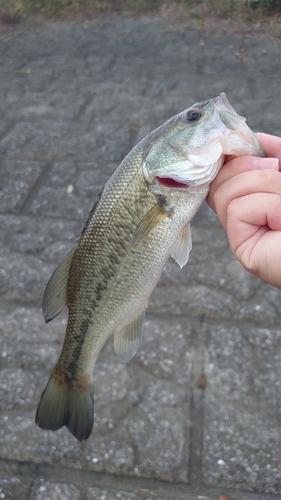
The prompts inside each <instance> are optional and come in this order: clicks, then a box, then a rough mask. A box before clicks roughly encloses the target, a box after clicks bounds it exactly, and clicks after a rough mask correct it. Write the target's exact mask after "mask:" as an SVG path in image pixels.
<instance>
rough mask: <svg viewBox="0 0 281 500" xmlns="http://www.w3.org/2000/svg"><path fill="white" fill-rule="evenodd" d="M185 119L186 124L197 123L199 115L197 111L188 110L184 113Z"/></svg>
mask: <svg viewBox="0 0 281 500" xmlns="http://www.w3.org/2000/svg"><path fill="white" fill-rule="evenodd" d="M186 118H187V121H188V122H197V121H198V120H199V118H201V113H200V111H198V110H197V109H190V110H189V111H188V112H187V113H186Z"/></svg>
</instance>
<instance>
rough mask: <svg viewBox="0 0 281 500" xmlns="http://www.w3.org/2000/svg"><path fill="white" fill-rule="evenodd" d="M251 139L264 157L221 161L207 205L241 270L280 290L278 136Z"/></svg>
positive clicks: (280, 163) (280, 162) (280, 141)
mask: <svg viewBox="0 0 281 500" xmlns="http://www.w3.org/2000/svg"><path fill="white" fill-rule="evenodd" d="M257 136H258V138H259V140H260V142H261V143H262V145H263V146H264V148H265V150H266V153H267V156H268V158H255V157H253V156H242V157H239V158H231V157H228V158H226V162H225V165H224V166H223V168H222V169H221V171H220V172H219V174H218V176H217V177H216V179H215V180H214V181H213V182H212V184H211V189H210V193H209V195H208V198H207V201H208V203H209V205H210V207H211V208H212V209H213V210H214V211H215V212H216V213H217V215H218V217H219V220H220V222H221V224H222V225H223V227H224V228H225V230H226V233H227V236H228V241H229V244H230V248H231V250H232V252H233V254H234V255H235V257H236V258H237V259H238V261H239V262H240V263H241V264H242V266H243V267H244V268H245V269H246V270H247V271H249V272H250V273H251V274H253V275H254V276H257V277H258V278H260V279H262V280H263V281H266V282H267V283H270V284H271V285H274V286H276V287H277V288H281V172H280V171H279V170H280V169H281V138H280V137H275V136H272V135H267V134H257Z"/></svg>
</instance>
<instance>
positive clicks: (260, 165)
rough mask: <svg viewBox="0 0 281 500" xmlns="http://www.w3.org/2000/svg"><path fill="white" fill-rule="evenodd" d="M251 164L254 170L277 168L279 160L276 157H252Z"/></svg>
mask: <svg viewBox="0 0 281 500" xmlns="http://www.w3.org/2000/svg"><path fill="white" fill-rule="evenodd" d="M253 165H254V168H255V169H256V170H266V169H270V168H271V169H272V170H279V162H278V160H277V158H254V159H253Z"/></svg>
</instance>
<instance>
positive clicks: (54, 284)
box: [42, 247, 76, 323]
mask: <svg viewBox="0 0 281 500" xmlns="http://www.w3.org/2000/svg"><path fill="white" fill-rule="evenodd" d="M75 250H76V247H75V248H73V249H72V250H71V252H69V253H68V254H67V256H66V257H65V258H64V260H63V261H62V262H61V263H60V264H59V265H58V267H57V268H56V269H55V271H54V272H53V274H52V276H51V278H50V279H49V281H48V283H47V286H46V288H45V291H44V294H43V301H42V309H43V314H44V318H45V321H46V323H48V322H49V321H51V320H52V319H53V318H55V317H56V316H57V315H58V314H59V313H60V312H61V311H62V310H63V309H64V308H65V307H66V306H67V294H66V288H67V281H68V275H69V269H70V266H71V262H72V258H73V255H74V252H75Z"/></svg>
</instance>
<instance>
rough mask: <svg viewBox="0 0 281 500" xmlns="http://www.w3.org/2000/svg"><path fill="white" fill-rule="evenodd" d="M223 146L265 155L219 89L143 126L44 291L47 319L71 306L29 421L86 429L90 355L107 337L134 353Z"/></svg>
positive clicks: (121, 355) (77, 432) (183, 257)
mask: <svg viewBox="0 0 281 500" xmlns="http://www.w3.org/2000/svg"><path fill="white" fill-rule="evenodd" d="M225 154H234V155H242V154H255V155H257V156H264V154H265V153H264V151H263V149H262V147H261V145H260V144H259V141H258V139H257V138H256V136H255V135H254V134H253V132H252V131H251V130H250V129H249V127H248V126H247V125H246V123H245V119H244V118H242V117H239V116H238V115H237V113H236V112H235V111H234V109H233V108H232V107H231V105H230V104H229V103H228V101H227V99H226V96H225V94H221V95H220V96H218V97H216V98H214V99H212V100H210V101H205V102H203V103H197V104H195V105H194V106H192V107H191V108H189V109H188V110H185V111H183V112H182V113H179V114H178V115H176V116H175V117H173V118H171V119H170V120H169V121H168V122H166V123H165V124H164V125H162V126H160V127H159V128H158V129H156V130H155V131H154V132H152V133H151V134H149V135H148V136H147V137H146V138H144V139H143V140H142V141H141V142H140V143H139V144H138V145H137V146H136V147H135V148H134V149H133V150H132V151H131V152H130V153H129V154H128V156H127V157H126V158H125V159H124V160H123V162H122V163H121V164H120V166H119V167H118V168H117V169H116V171H115V172H114V173H113V175H112V177H111V178H110V179H109V180H108V182H107V183H106V185H105V186H104V189H103V190H102V192H101V193H100V195H99V197H98V200H97V202H96V203H95V205H94V207H93V209H92V211H91V212H90V215H89V217H88V220H87V222H86V224H85V227H84V229H83V231H82V233H81V237H80V239H79V241H78V243H77V245H76V247H75V248H74V249H73V251H72V252H70V253H69V254H68V255H67V257H66V258H65V260H64V261H63V262H62V263H61V264H60V265H59V266H58V268H57V269H56V270H55V271H54V273H53V275H52V277H51V279H50V280H49V282H48V284H47V287H46V290H45V292H44V297H43V312H44V315H45V319H46V321H50V320H51V319H52V318H54V317H55V316H56V315H57V314H59V312H60V311H61V310H62V309H63V308H64V307H66V306H67V307H68V310H69V312H68V323H67V328H66V335H65V340H64V344H63V348H62V352H61V355H60V358H59V360H58V363H57V365H56V366H55V368H54V370H53V373H52V375H51V377H50V380H49V382H48V384H47V386H46V388H45V390H44V392H43V394H42V396H41V400H40V402H39V405H38V409H37V413H36V423H37V425H39V426H40V427H42V428H43V429H49V430H57V429H59V428H60V427H62V426H64V425H66V426H67V427H68V428H69V430H70V432H72V433H73V434H74V436H76V438H77V439H79V440H83V439H87V438H88V437H89V435H90V433H91V430H92V426H93V371H94V366H95V363H96V360H97V357H98V355H99V353H100V351H101V349H102V347H103V346H104V344H105V342H106V341H107V340H108V338H109V337H110V336H111V335H114V348H115V352H116V355H117V357H118V359H119V360H120V361H121V362H123V363H124V362H128V361H129V360H130V359H131V358H132V357H133V356H134V354H135V352H136V350H137V347H138V345H139V342H140V336H141V330H142V324H143V320H144V310H145V308H146V305H147V301H148V299H149V296H150V295H151V293H152V291H153V289H154V287H155V285H156V284H157V282H158V280H159V278H160V275H161V273H162V271H163V268H164V266H165V265H166V262H167V260H168V258H169V256H170V255H171V256H172V257H174V258H175V260H176V261H177V262H178V263H179V265H180V266H181V267H182V266H183V265H185V264H186V262H187V260H188V256H189V252H190V250H191V232H190V221H191V220H192V218H193V217H194V215H195V214H196V212H197V211H198V209H199V208H200V206H201V204H202V202H203V201H204V199H205V198H206V196H207V194H208V191H209V186H210V182H211V181H212V180H213V179H214V178H215V176H216V175H217V173H218V171H219V169H220V168H221V166H222V164H223V161H224V155H225Z"/></svg>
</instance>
